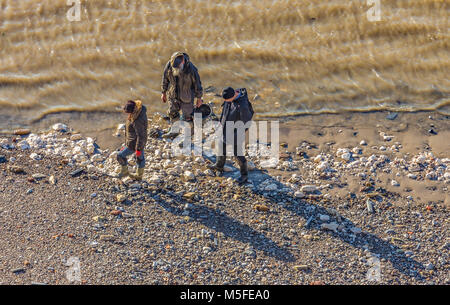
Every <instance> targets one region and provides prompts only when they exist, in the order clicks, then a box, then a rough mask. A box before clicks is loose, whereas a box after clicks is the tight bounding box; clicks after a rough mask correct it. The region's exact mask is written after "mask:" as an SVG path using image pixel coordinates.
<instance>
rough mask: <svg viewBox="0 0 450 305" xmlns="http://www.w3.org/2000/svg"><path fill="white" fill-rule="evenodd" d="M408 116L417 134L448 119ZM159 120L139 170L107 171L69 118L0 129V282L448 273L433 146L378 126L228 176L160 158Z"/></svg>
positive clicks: (110, 159) (425, 278)
mask: <svg viewBox="0 0 450 305" xmlns="http://www.w3.org/2000/svg"><path fill="white" fill-rule="evenodd" d="M400 116H402V114H400ZM421 118H422V119H423V120H432V119H433V122H432V124H434V125H433V126H435V127H430V128H434V130H433V132H435V133H436V134H437V135H434V134H433V133H432V132H431V131H429V130H425V131H424V137H425V138H428V137H433V136H436V137H438V136H442V134H444V135H445V133H448V131H449V130H450V128H449V121H448V118H447V117H445V116H444V115H440V114H435V113H432V114H431V115H430V114H425V113H424V114H423V115H421ZM395 119H396V118H394V119H392V117H391V118H389V119H386V122H389V123H390V122H391V120H395ZM305 120H306V119H305ZM164 124H165V123H164V122H163V120H162V119H161V118H159V117H157V116H154V117H152V118H151V119H150V122H149V128H150V132H149V140H148V144H147V147H146V149H145V154H146V161H147V167H146V171H145V174H144V180H143V181H142V182H136V181H133V180H131V179H129V178H127V179H123V180H119V179H117V178H114V177H113V175H111V173H112V172H114V171H116V170H117V166H118V164H117V162H116V155H117V151H115V150H114V149H108V148H107V149H105V148H102V147H100V146H99V145H98V144H97V142H98V141H97V139H96V138H95V137H91V136H87V135H85V134H83V133H78V132H76V131H75V130H73V129H72V128H71V127H70V124H65V123H57V124H53V125H51V126H50V128H47V129H46V130H42V131H39V132H37V131H30V130H28V131H27V130H18V131H15V132H13V133H11V134H9V135H3V136H0V234H1V236H2V237H1V239H0V245H1V246H0V249H1V254H0V283H1V284H154V285H167V284H254V285H258V284H268V285H272V284H290V285H304V284H314V285H316V284H317V285H321V284H325V285H330V284H331V285H332V284H449V283H450V277H449V272H448V268H449V250H450V242H449V234H448V232H449V223H448V219H449V203H450V201H449V191H448V188H449V186H450V154H448V151H446V150H445V149H443V150H440V151H439V150H438V152H435V151H433V147H431V148H430V149H421V150H409V149H407V147H406V146H407V145H408V143H406V142H405V141H403V140H402V137H401V135H400V134H398V133H401V132H403V133H406V134H407V133H408V132H409V131H408V130H406V131H402V130H397V131H394V130H392V128H388V127H386V126H387V125H388V123H386V124H384V122H380V124H379V125H378V126H374V127H373V128H372V129H371V131H372V132H373V133H374V134H375V136H373V137H368V138H360V136H361V135H358V136H357V135H354V138H353V139H352V141H353V142H354V144H352V145H349V144H348V143H349V142H348V141H347V142H340V141H339V140H336V139H337V138H336V137H333V136H331V135H330V136H331V137H332V138H334V139H335V141H334V142H333V143H331V142H330V139H329V138H326V135H325V138H323V139H322V140H321V141H322V142H323V143H322V144H319V143H317V141H316V138H315V137H311V136H309V137H304V136H297V137H293V138H291V139H290V140H289V141H286V142H281V143H280V161H279V162H278V163H277V164H274V165H273V166H267V165H265V166H262V165H263V162H265V161H264V160H262V158H260V157H258V156H255V157H251V158H249V160H250V164H249V167H250V174H249V183H248V184H246V185H243V186H239V185H238V184H237V183H235V180H236V179H237V177H238V176H239V170H238V168H239V167H238V166H237V164H234V163H233V160H232V159H229V160H228V161H227V165H226V171H225V173H224V175H223V176H220V177H219V176H216V175H215V173H214V172H212V171H211V170H209V169H207V167H206V165H207V164H208V163H209V162H210V161H211V160H210V158H209V157H206V156H197V157H194V156H189V157H185V156H184V157H174V156H172V153H171V149H170V148H171V143H170V141H169V140H163V139H161V137H160V135H161V133H162V130H163V129H164V128H165V127H166V126H164ZM288 124H289V122H285V123H282V124H281V127H282V128H283V126H286V125H288ZM427 124H428V123H427ZM313 129H314V128H308V127H304V128H303V130H302V131H301V132H304V131H305V130H309V131H311V132H312V131H314V130H313ZM330 130H332V131H333V132H335V133H336V134H345V133H346V132H347V130H346V128H345V126H344V127H342V126H333V127H331V128H330V129H329V131H330ZM122 132H123V131H122V130H121V127H120V126H119V128H118V129H117V130H114V131H112V133H113V134H114V135H116V136H118V138H119V139H123V135H121V133H122ZM14 133H15V134H14ZM427 133H428V134H427ZM362 136H364V135H362ZM441 144H442V143H441ZM443 145H448V144H445V143H444V144H443ZM405 150H408V152H407V153H405ZM133 165H134V163H133V160H131V162H130V167H133ZM410 185H413V186H414V185H417V187H411V186H410ZM421 188H423V192H421V193H419V194H417V190H419V189H421ZM74 259H76V260H77V261H79V267H80V277H79V278H77V279H76V280H73V279H72V278H70V277H69V276H68V275H67V274H68V270H69V271H70V269H71V266H72V265H71V264H72V262H73V260H74Z"/></svg>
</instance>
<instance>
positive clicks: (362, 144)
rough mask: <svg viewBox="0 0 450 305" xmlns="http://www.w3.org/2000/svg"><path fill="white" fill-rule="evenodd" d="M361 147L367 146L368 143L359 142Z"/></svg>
mask: <svg viewBox="0 0 450 305" xmlns="http://www.w3.org/2000/svg"><path fill="white" fill-rule="evenodd" d="M359 145H361V146H366V145H367V142H366V141H365V140H362V141H361V142H359Z"/></svg>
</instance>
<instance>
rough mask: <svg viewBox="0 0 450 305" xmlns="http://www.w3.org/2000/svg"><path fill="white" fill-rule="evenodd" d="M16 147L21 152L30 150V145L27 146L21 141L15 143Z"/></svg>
mask: <svg viewBox="0 0 450 305" xmlns="http://www.w3.org/2000/svg"><path fill="white" fill-rule="evenodd" d="M17 147H18V148H20V149H21V150H27V149H30V144H28V142H27V141H25V140H23V141H20V142H19V143H17Z"/></svg>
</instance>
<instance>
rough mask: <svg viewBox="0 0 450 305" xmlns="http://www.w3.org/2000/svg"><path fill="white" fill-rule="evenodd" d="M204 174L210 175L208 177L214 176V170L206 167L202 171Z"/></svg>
mask: <svg viewBox="0 0 450 305" xmlns="http://www.w3.org/2000/svg"><path fill="white" fill-rule="evenodd" d="M203 173H204V174H205V175H206V176H210V177H214V176H215V174H214V171H212V170H211V169H207V170H205V171H204V172H203Z"/></svg>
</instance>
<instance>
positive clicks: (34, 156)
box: [30, 153, 42, 161]
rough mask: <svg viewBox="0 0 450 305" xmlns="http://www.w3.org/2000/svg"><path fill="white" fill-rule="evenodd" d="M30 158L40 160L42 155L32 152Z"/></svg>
mask: <svg viewBox="0 0 450 305" xmlns="http://www.w3.org/2000/svg"><path fill="white" fill-rule="evenodd" d="M30 159H33V160H36V161H39V160H41V159H42V156H41V155H38V154H37V153H32V154H31V155H30Z"/></svg>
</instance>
